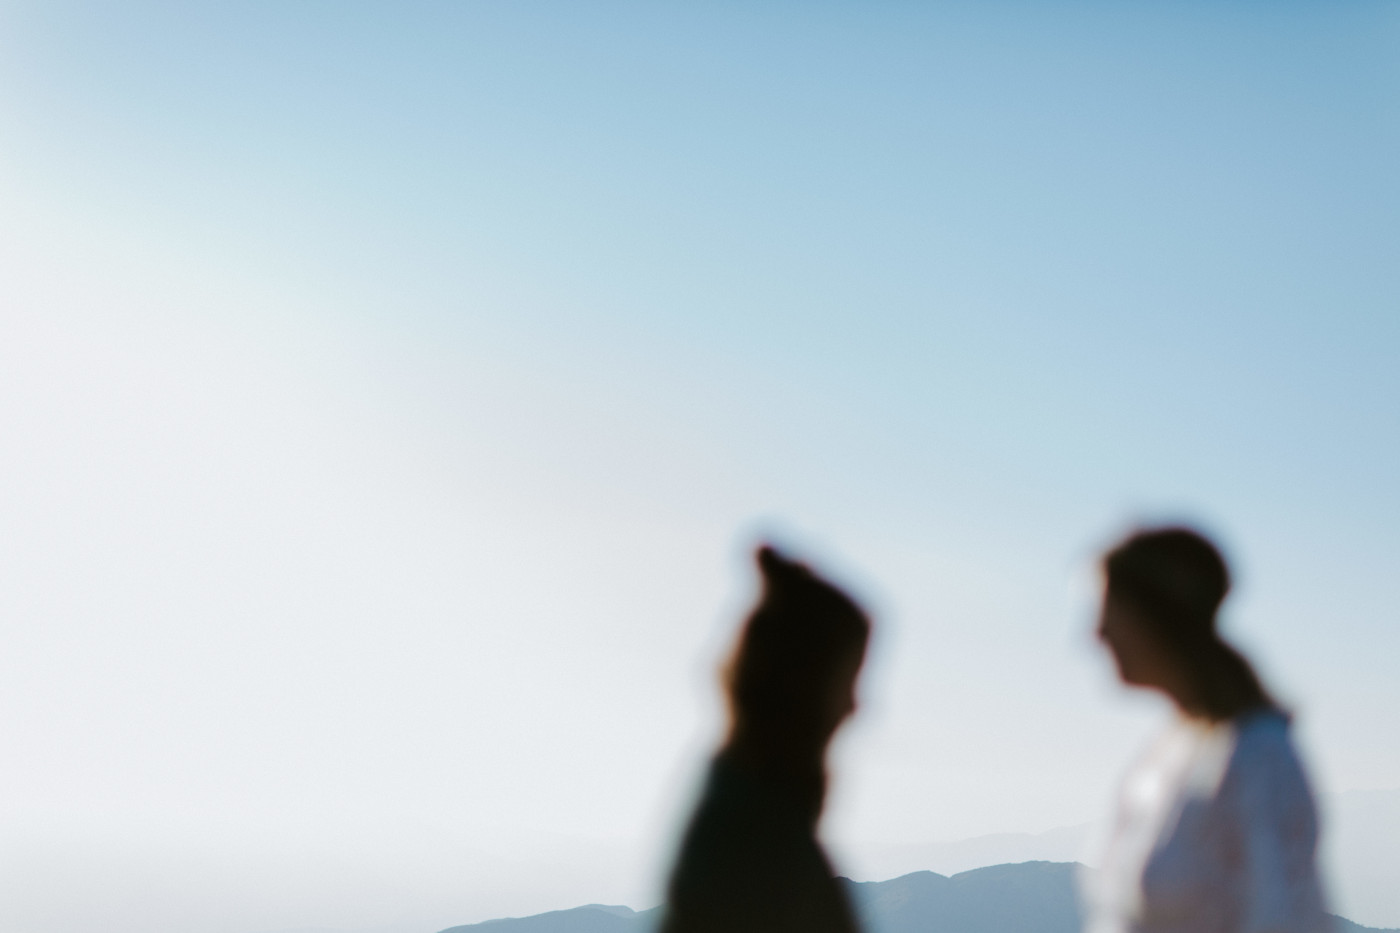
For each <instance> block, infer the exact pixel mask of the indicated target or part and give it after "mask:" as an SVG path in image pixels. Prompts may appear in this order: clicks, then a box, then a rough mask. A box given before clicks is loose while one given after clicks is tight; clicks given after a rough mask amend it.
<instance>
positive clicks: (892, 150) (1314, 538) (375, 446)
mask: <svg viewBox="0 0 1400 933" xmlns="http://www.w3.org/2000/svg"><path fill="white" fill-rule="evenodd" d="M754 6H755V5H744V4H738V3H711V4H703V5H699V6H684V5H680V4H640V3H638V4H625V3H597V4H586V5H576V4H564V3H528V2H527V3H514V4H509V5H488V4H466V3H455V4H449V3H412V4H393V5H390V4H364V3H335V4H331V3H317V2H304V3H298V4H290V5H289V4H280V3H240V4H234V5H220V4H155V3H143V2H131V3H123V4H117V5H113V4H96V3H43V4H38V3H26V2H11V3H5V4H3V5H0V437H3V439H4V441H3V447H2V448H0V450H2V451H3V453H2V454H0V555H3V557H2V558H0V568H3V570H2V571H0V579H3V585H0V632H3V634H4V641H3V645H2V646H0V747H2V748H4V749H5V753H4V755H3V757H0V840H3V841H0V878H3V879H4V880H3V881H0V886H3V888H4V891H3V896H0V926H3V927H4V928H5V929H10V930H24V931H29V933H77V931H84V933H86V931H89V930H94V929H102V930H104V931H111V933H136V931H142V933H166V931H169V933H175V931H180V933H194V931H211V933H213V931H237V933H260V931H268V930H277V929H287V928H293V927H313V926H314V927H336V928H344V929H371V928H379V929H385V930H388V929H393V930H395V931H399V930H402V931H409V930H418V931H431V930H436V929H441V928H444V927H448V926H451V925H454V924H463V923H468V922H473V921H477V920H483V919H487V918H491V917H500V916H507V915H522V914H529V913H537V912H540V911H544V910H549V909H554V908H560V907H571V906H575V905H577V904H582V903H588V902H595V901H601V902H607V903H626V904H631V905H632V906H638V907H640V906H648V905H650V904H653V903H655V902H656V900H657V899H658V893H657V891H658V875H659V872H660V871H661V870H662V867H663V865H664V861H665V858H666V854H667V852H668V850H669V846H670V844H671V834H672V832H673V829H674V826H675V823H676V821H677V820H678V819H679V818H680V815H681V811H682V809H683V807H684V805H685V803H686V801H687V799H688V795H689V793H690V792H691V786H690V783H689V782H690V781H691V780H692V779H693V775H694V774H695V770H696V768H697V766H698V764H699V762H700V761H701V760H702V759H703V756H704V754H705V753H706V749H707V748H708V746H709V744H710V742H711V741H712V740H713V738H714V736H715V733H716V730H717V728H718V724H719V710H718V704H717V700H716V696H715V689H714V673H713V672H714V667H715V664H716V662H717V659H718V658H719V656H720V654H721V652H722V651H723V649H724V646H725V642H726V639H727V638H728V635H729V633H730V630H731V626H732V625H733V622H734V620H735V618H736V614H737V613H738V612H739V611H740V609H741V608H742V606H743V605H744V603H745V601H746V600H747V599H748V598H749V596H750V595H751V588H752V586H753V580H752V574H751V571H750V568H749V563H748V551H749V550H750V548H751V547H752V546H753V545H754V544H755V543H756V542H757V541H759V540H761V539H764V538H773V539H775V540H778V541H780V542H782V543H784V544H786V545H787V546H789V547H791V548H792V549H793V550H795V551H797V552H799V553H801V554H804V555H806V556H808V557H809V558H810V559H811V560H813V561H814V562H815V563H817V564H818V565H820V566H821V567H823V568H824V569H826V570H828V571H829V572H830V573H831V574H832V575H834V576H835V577H837V578H838V579H840V580H842V581H843V582H845V583H847V584H848V585H850V586H851V588H852V589H853V590H854V591H856V592H857V593H859V594H860V595H861V596H862V597H863V598H864V599H865V600H866V602H867V603H868V604H869V605H870V606H871V607H872V608H873V609H874V611H875V613H876V616H877V624H878V626H879V629H878V632H877V636H876V642H875V645H874V649H873V650H874V654H873V657H872V662H871V664H870V667H869V669H868V671H867V675H866V680H865V683H864V687H863V693H862V709H861V713H860V716H859V718H858V721H857V722H856V723H855V724H854V725H853V726H852V727H851V728H850V729H849V730H848V732H847V733H846V734H845V735H844V736H843V738H842V739H841V743H840V748H839V753H838V760H837V762H836V766H837V777H836V784H835V790H834V796H833V801H832V807H831V810H830V811H829V813H828V816H827V822H826V835H827V837H828V839H829V841H830V843H831V845H832V848H833V849H834V851H835V852H836V853H837V855H838V858H839V859H840V862H841V867H842V868H843V869H844V870H845V871H847V872H848V873H850V874H851V875H852V876H853V877H856V878H871V877H877V875H875V873H876V872H877V871H878V872H880V873H881V874H880V875H878V877H887V876H888V875H887V874H884V873H885V872H887V871H888V870H892V869H894V868H897V867H899V866H898V865H897V864H896V863H897V861H898V856H897V853H900V852H914V851H915V850H917V849H918V847H920V846H926V845H929V844H932V843H935V842H941V841H946V840H955V839H960V838H966V837H973V836H980V835H984V834H989V833H1004V832H1035V833H1038V832H1043V831H1047V830H1051V829H1054V828H1056V827H1063V826H1077V825H1080V824H1083V823H1086V822H1090V821H1093V820H1096V819H1098V818H1100V817H1101V816H1102V815H1103V814H1104V813H1105V812H1106V811H1107V809H1108V807H1109V802H1110V796H1111V794H1112V792H1113V788H1114V785H1115V782H1116V780H1117V777H1118V775H1119V774H1120V773H1121V771H1122V770H1123V768H1124V767H1125V765H1126V764H1127V762H1128V760H1129V758H1130V757H1131V756H1132V754H1133V753H1134V752H1135V750H1136V749H1137V748H1139V747H1140V746H1141V745H1142V744H1143V743H1144V742H1145V741H1147V739H1148V738H1149V737H1150V735H1151V734H1152V732H1153V730H1154V729H1155V728H1157V726H1158V725H1159V723H1160V721H1161V719H1162V717H1163V715H1164V710H1163V709H1162V708H1161V707H1160V706H1158V705H1156V704H1154V703H1152V702H1150V701H1148V700H1144V699H1142V698H1137V697H1132V696H1128V695H1126V694H1124V693H1122V692H1121V691H1120V690H1119V689H1118V687H1117V685H1116V684H1115V683H1114V681H1113V678H1112V672H1111V670H1110V668H1109V666H1108V664H1107V663H1106V659H1105V658H1103V657H1102V656H1101V654H1100V652H1099V651H1098V650H1097V648H1096V646H1095V645H1094V643H1093V640H1092V637H1091V626H1092V600H1093V596H1094V592H1093V585H1094V581H1093V575H1092V572H1091V565H1092V560H1093V557H1094V554H1095V552H1096V550H1097V549H1098V548H1099V547H1101V546H1102V545H1103V544H1105V543H1106V542H1108V541H1109V540H1111V539H1112V538H1113V537H1114V536H1115V535H1116V534H1118V533H1119V532H1120V531H1122V530H1123V529H1125V528H1126V527H1128V526H1129V525H1131V524H1132V523H1133V522H1135V521H1139V520H1159V519H1187V520H1192V521H1198V522H1201V523H1202V524H1203V525H1204V526H1205V527H1207V528H1209V529H1211V530H1212V531H1213V532H1215V533H1217V534H1218V535H1219V536H1220V538H1221V539H1222V540H1223V542H1224V543H1225V544H1226V546H1227V547H1228V550H1229V553H1230V555H1231V556H1232V558H1233V560H1234V562H1235V565H1236V568H1237V571H1238V576H1239V579H1240V584H1239V588H1238V590H1237V593H1236V596H1235V597H1234V598H1233V600H1232V603H1231V604H1230V609H1229V619H1228V623H1227V624H1228V628H1229V632H1230V634H1231V636H1232V637H1234V638H1235V639H1236V640H1237V641H1238V642H1239V643H1240V644H1242V645H1243V646H1244V647H1245V648H1246V649H1247V650H1248V651H1249V653H1250V654H1251V656H1253V657H1254V658H1255V659H1256V660H1257V661H1258V662H1259V665H1260V667H1261V669H1262V670H1263V671H1264V672H1265V674H1266V676H1267V678H1268V679H1269V680H1270V682H1271V683H1272V684H1273V685H1274V686H1275V687H1276V688H1277V690H1278V692H1279V693H1280V694H1282V695H1283V696H1284V697H1285V698H1286V699H1287V701H1288V702H1289V703H1291V704H1292V705H1293V706H1294V707H1295V708H1296V710H1297V711H1298V720H1297V721H1298V728H1299V735H1300V738H1301V742H1302V744H1303V746H1304V748H1305V751H1306V752H1307V754H1308V756H1309V759H1310V761H1311V764H1312V766H1313V770H1314V772H1315V775H1316V777H1317V781H1318V784H1319V786H1320V788H1321V789H1322V790H1323V791H1325V792H1328V793H1337V794H1341V793H1361V792H1368V793H1369V792H1376V791H1387V790H1394V789H1396V788H1400V745H1398V744H1397V743H1396V742H1395V736H1396V735H1400V678H1397V677H1396V676H1395V659H1396V658H1397V657H1400V626H1397V625H1396V622H1397V621H1400V620H1397V618H1396V608H1395V607H1396V606H1397V604H1400V576H1397V574H1396V573H1395V567H1396V566H1398V565H1400V534H1397V528H1400V497H1397V496H1396V494H1395V477H1396V476H1397V475H1400V365H1397V360H1400V308H1398V307H1397V304H1396V295H1397V294H1400V264H1397V263H1396V261H1395V260H1396V256H1397V255H1400V183H1398V182H1397V179H1400V175H1397V173H1396V170H1395V167H1396V165H1397V164H1400V12H1398V11H1397V8H1396V7H1395V6H1394V5H1388V4H1380V3H1353V4H1345V5H1322V4H1301V3H1273V4H1267V5H1265V4H1231V5H1228V8H1225V9H1222V8H1220V7H1221V5H1218V4H1206V3H1185V4H1173V5H1171V7H1170V8H1169V9H1168V8H1165V7H1164V8H1161V9H1155V8H1153V9H1150V8H1147V7H1134V8H1132V9H1129V8H1126V7H1124V6H1122V5H1110V4H1091V3H1069V4H1054V5H1048V4H1014V3H1006V4H940V5H937V6H931V7H930V8H925V7H924V6H923V5H915V4H904V3H888V4H878V5H872V4H854V3H828V4H815V5H814V4H795V3H785V2H773V3H767V4H760V5H756V6H757V8H756V9H755V8H754ZM1052 6H1053V10H1052V9H1051V7H1052ZM1358 799H1360V798H1358ZM891 853H895V855H892V854H891ZM911 857H912V856H911ZM928 867H931V866H929V865H923V864H910V865H908V866H907V868H905V870H913V869H916V868H928ZM1337 907H1338V909H1339V911H1340V912H1342V913H1344V914H1346V915H1348V916H1351V917H1352V918H1353V919H1356V920H1359V921H1363V922H1368V923H1372V924H1381V923H1385V924H1387V925H1391V926H1400V915H1396V916H1380V915H1379V914H1378V913H1376V912H1374V911H1373V913H1372V914H1370V915H1366V914H1364V913H1363V912H1361V911H1356V910H1352V909H1350V905H1349V904H1348V903H1346V902H1342V903H1339V904H1338V905H1337Z"/></svg>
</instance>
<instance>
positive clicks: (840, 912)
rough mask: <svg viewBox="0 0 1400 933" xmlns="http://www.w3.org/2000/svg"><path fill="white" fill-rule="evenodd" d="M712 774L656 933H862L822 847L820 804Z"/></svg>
mask: <svg viewBox="0 0 1400 933" xmlns="http://www.w3.org/2000/svg"><path fill="white" fill-rule="evenodd" d="M811 801H812V795H811V794H804V793H802V792H800V791H799V790H796V789H789V788H787V787H785V786H783V784H782V783H780V782H776V781H773V780H771V779H765V778H764V777H763V776H761V775H758V774H754V773H751V772H749V771H747V770H745V769H744V768H743V767H741V766H740V765H739V764H738V763H736V762H734V761H731V760H730V759H728V758H726V757H725V756H724V755H723V754H721V755H720V756H718V757H716V758H715V760H714V762H713V764H712V765H711V766H710V773H709V776H708V778H707V780H706V782H705V789H704V793H703V795H702V796H701V798H700V804H699V806H697V807H696V809H695V814H694V816H692V817H691V820H690V825H689V827H688V828H687V829H686V832H685V836H684V837H683V839H682V841H681V848H680V856H679V858H677V860H676V866H675V869H674V870H673V871H672V873H671V880H670V885H669V888H668V891H667V905H666V910H665V916H664V919H663V920H662V922H661V927H660V930H659V933H857V931H858V927H857V925H856V922H855V918H854V916H853V915H852V913H851V907H850V904H849V903H848V901H847V900H846V895H845V892H844V891H842V890H841V888H840V886H839V885H838V884H837V882H836V878H835V877H834V876H833V875H832V872H831V865H830V863H829V862H827V860H826V855H825V854H824V853H823V852H822V850H821V846H820V845H818V843H817V839H816V823H817V816H818V815H819V812H820V796H819V795H818V797H817V800H816V804H817V806H816V807H815V808H814V807H813V806H812V802H811Z"/></svg>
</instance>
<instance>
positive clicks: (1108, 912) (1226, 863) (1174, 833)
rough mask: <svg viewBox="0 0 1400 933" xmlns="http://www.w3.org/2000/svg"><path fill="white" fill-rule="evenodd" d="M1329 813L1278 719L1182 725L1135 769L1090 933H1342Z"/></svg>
mask: <svg viewBox="0 0 1400 933" xmlns="http://www.w3.org/2000/svg"><path fill="white" fill-rule="evenodd" d="M1316 849H1317V810H1316V807H1315V806H1314V804H1313V796H1312V791H1311V790H1310V789H1309V788H1308V781H1307V777H1306V776H1305V775H1304V773H1303V768H1302V765H1301V764H1300V763H1299V761H1298V755H1297V752H1296V751H1295V750H1294V748H1293V742H1292V741H1291V740H1290V739H1289V737H1288V719H1287V717H1286V716H1284V715H1283V714H1282V713H1280V712H1277V711H1275V710H1265V711H1259V712H1254V713H1250V714H1247V715H1245V716H1242V717H1240V718H1238V719H1235V720H1232V721H1229V722H1224V723H1218V724H1209V723H1203V722H1199V721H1195V720H1186V719H1182V720H1179V721H1178V722H1176V723H1175V724H1174V725H1173V726H1172V727H1171V728H1170V729H1168V730H1167V732H1166V734H1165V735H1163V736H1162V737H1161V739H1159V740H1158V741H1157V742H1156V743H1155V744H1154V745H1153V746H1152V747H1151V748H1150V749H1149V750H1148V752H1147V754H1146V755H1145V756H1143V758H1142V759H1141V760H1140V761H1139V762H1138V763H1137V765H1136V766H1135V767H1134V768H1133V769H1132V770H1131V771H1130V772H1129V774H1128V777H1127V779H1126V780H1125V781H1124V784H1123V788H1122V794H1121V799H1120V800H1119V806H1118V813H1117V818H1116V821H1115V823H1114V825H1113V829H1112V834H1111V837H1110V842H1109V845H1108V848H1107V849H1106V851H1105V853H1104V859H1103V862H1102V865H1101V868H1100V870H1099V871H1097V872H1094V873H1093V874H1092V875H1090V876H1088V877H1087V878H1086V881H1085V892H1084V893H1085V901H1086V905H1085V906H1086V907H1087V909H1088V916H1089V920H1088V925H1087V927H1086V929H1087V931H1088V933H1319V931H1331V929H1332V926H1331V918H1330V917H1329V916H1328V915H1327V911H1326V909H1325V907H1324V903H1325V901H1324V898H1323V895H1322V886H1321V884H1320V882H1319V881H1318V876H1317V865H1316V861H1315V859H1314V855H1315V852H1316Z"/></svg>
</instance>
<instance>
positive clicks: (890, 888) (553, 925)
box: [442, 862, 1400, 933]
mask: <svg viewBox="0 0 1400 933" xmlns="http://www.w3.org/2000/svg"><path fill="white" fill-rule="evenodd" d="M1080 868H1081V866H1079V865H1078V864H1076V863H1074V862H1021V863H1018V864H1012V865H992V866H989V867H987V868H974V869H973V870H972V871H964V872H959V873H958V874H956V875H953V876H952V877H948V876H946V875H939V874H936V873H934V872H931V871H916V872H914V873H912V874H908V875H901V876H900V877H898V878H892V879H890V880H889V881H850V880H848V879H845V878H842V879H841V882H842V883H843V884H844V885H846V890H847V891H848V892H849V893H850V897H851V902H852V903H853V904H854V905H855V908H856V912H857V913H858V914H859V915H860V918H861V922H862V924H863V927H864V929H865V931H866V933H1079V931H1080V916H1079V901H1078V893H1077V888H1076V885H1075V874H1076V873H1077V872H1078V871H1079V870H1080ZM660 915H661V908H659V907H653V908H651V909H650V910H642V911H634V910H632V909H631V908H628V907H613V906H605V905H602V904H589V905H587V906H585V907H575V908H573V909H571V910H556V911H552V912H550V913H547V914H536V915H535V916H533V917H518V918H514V919H509V920H487V921H485V922H484V923H471V924H467V925H465V926H456V927H450V928H449V929H446V930H443V931H442V933H653V931H654V930H655V928H656V925H657V921H658V920H659V919H660ZM1336 931H1337V933H1400V930H1381V929H1377V928H1375V927H1364V926H1361V925H1360V924H1358V923H1353V922H1352V921H1350V920H1347V919H1345V918H1342V917H1337V918H1336Z"/></svg>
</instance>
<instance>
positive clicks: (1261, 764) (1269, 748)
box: [1222, 709, 1314, 822]
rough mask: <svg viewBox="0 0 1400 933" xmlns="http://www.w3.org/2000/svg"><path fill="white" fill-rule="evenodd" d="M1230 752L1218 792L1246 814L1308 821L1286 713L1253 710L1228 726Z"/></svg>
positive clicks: (1307, 792)
mask: <svg viewBox="0 0 1400 933" xmlns="http://www.w3.org/2000/svg"><path fill="white" fill-rule="evenodd" d="M1231 728H1232V731H1233V733H1234V748H1233V750H1232V752H1231V755H1230V761H1229V765H1228V767H1227V769H1226V774H1225V781H1224V787H1223V788H1222V790H1223V791H1224V792H1225V795H1226V796H1227V797H1228V798H1230V799H1231V800H1232V801H1233V802H1234V803H1235V804H1236V805H1238V806H1240V807H1242V808H1243V809H1244V810H1246V811H1250V810H1260V809H1263V810H1271V811H1275V812H1279V813H1281V814H1284V813H1291V814H1293V815H1294V816H1297V817H1302V818H1304V819H1305V820H1307V821H1308V822H1311V821H1312V819H1313V818H1314V817H1313V813H1314V803H1313V794H1312V789H1311V787H1310V786H1309V781H1308V777H1307V773H1306V771H1305V770H1304V767H1303V763H1302V761H1301V759H1300V758H1299V755H1298V750H1297V748H1296V746H1294V744H1293V738H1292V735H1291V729H1290V722H1289V718H1288V715H1287V714H1286V713H1283V712H1282V711H1280V710H1276V709H1266V710H1258V711H1255V712H1251V713H1248V714H1246V715H1244V716H1241V717H1239V718H1238V719H1237V720H1235V721H1234V722H1233V723H1232V724H1231Z"/></svg>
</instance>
